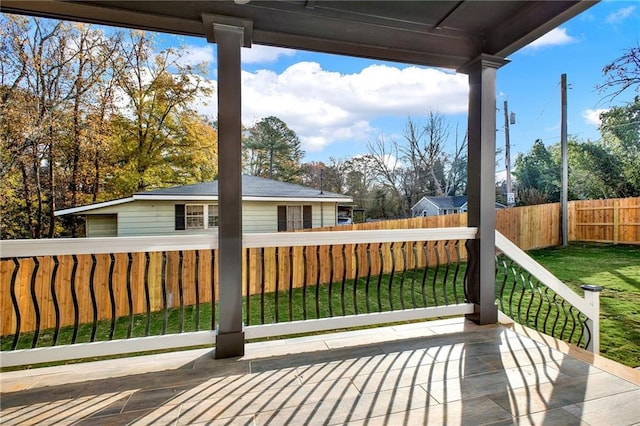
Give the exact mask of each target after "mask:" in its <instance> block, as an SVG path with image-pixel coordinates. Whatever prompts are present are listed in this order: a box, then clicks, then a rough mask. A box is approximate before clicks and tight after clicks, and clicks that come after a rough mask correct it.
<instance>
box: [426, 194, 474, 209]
mask: <svg viewBox="0 0 640 426" xmlns="http://www.w3.org/2000/svg"><path fill="white" fill-rule="evenodd" d="M426 198H427V199H428V200H429V201H431V202H432V203H433V204H435V205H436V206H438V208H440V209H459V208H460V207H462V206H463V205H464V204H465V203H466V202H467V196H466V195H456V196H453V197H426Z"/></svg>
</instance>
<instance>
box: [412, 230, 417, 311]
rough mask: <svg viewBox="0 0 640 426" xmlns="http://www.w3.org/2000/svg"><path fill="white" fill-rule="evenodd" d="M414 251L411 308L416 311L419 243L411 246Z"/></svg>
mask: <svg viewBox="0 0 640 426" xmlns="http://www.w3.org/2000/svg"><path fill="white" fill-rule="evenodd" d="M411 248H412V250H413V273H412V274H411V306H412V307H413V309H416V308H417V307H418V306H417V305H416V274H417V273H418V243H417V242H414V243H412V244H411Z"/></svg>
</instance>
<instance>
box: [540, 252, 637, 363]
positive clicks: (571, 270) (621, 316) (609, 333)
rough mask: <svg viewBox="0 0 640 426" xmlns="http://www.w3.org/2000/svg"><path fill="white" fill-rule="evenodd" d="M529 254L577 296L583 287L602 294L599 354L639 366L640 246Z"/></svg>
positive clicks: (581, 292)
mask: <svg viewBox="0 0 640 426" xmlns="http://www.w3.org/2000/svg"><path fill="white" fill-rule="evenodd" d="M529 254H530V255H531V256H532V257H533V258H535V259H536V260H537V261H538V262H540V263H541V264H542V265H543V266H545V267H546V268H547V269H549V271H551V272H553V273H554V274H555V275H556V276H557V277H558V278H559V279H560V280H561V281H563V282H564V283H566V284H567V285H568V286H570V287H571V288H572V289H573V290H575V291H576V292H577V293H578V294H580V295H582V294H584V292H583V290H582V289H581V288H580V286H581V285H583V284H593V285H599V286H601V287H603V290H602V293H601V294H600V353H601V354H602V355H604V356H606V357H607V358H610V359H613V360H615V361H618V362H620V363H622V364H625V365H628V366H630V367H638V366H640V246H624V245H605V244H584V243H572V244H570V245H569V246H568V247H553V248H547V249H542V250H532V251H530V252H529Z"/></svg>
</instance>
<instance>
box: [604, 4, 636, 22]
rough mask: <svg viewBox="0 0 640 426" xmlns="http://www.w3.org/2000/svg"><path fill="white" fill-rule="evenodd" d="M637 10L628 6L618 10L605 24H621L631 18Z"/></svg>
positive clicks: (608, 16)
mask: <svg viewBox="0 0 640 426" xmlns="http://www.w3.org/2000/svg"><path fill="white" fill-rule="evenodd" d="M635 10H636V7H635V6H628V7H624V8H622V9H618V10H616V11H615V12H612V13H610V14H609V15H607V18H606V19H605V22H606V23H607V24H617V23H619V22H622V21H624V20H625V19H626V18H628V17H629V16H631V15H632V14H633V12H634V11H635Z"/></svg>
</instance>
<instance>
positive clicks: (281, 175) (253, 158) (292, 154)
mask: <svg viewBox="0 0 640 426" xmlns="http://www.w3.org/2000/svg"><path fill="white" fill-rule="evenodd" d="M303 156H304V151H302V149H301V148H300V139H298V136H297V135H296V133H295V132H294V131H293V130H291V129H290V128H289V127H288V126H287V124H286V123H285V122H284V121H282V120H280V119H279V118H277V117H273V116H270V117H266V118H263V119H261V120H260V121H258V122H257V123H256V124H254V125H253V126H252V127H250V128H249V129H248V130H247V132H246V137H245V140H244V144H243V157H244V168H245V170H246V172H247V173H248V174H250V175H253V176H261V177H265V178H269V179H275V180H279V181H282V182H296V183H297V182H300V181H301V175H302V167H301V164H300V161H301V160H302V157H303Z"/></svg>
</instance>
